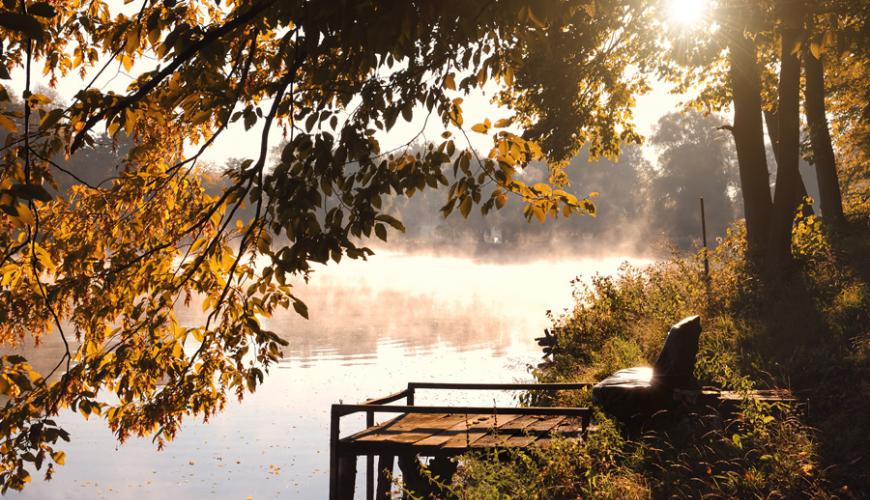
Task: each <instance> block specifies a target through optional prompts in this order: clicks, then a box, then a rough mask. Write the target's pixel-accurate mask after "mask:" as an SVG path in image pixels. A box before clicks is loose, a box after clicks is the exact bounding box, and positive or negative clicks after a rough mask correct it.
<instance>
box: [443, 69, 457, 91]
mask: <svg viewBox="0 0 870 500" xmlns="http://www.w3.org/2000/svg"><path fill="white" fill-rule="evenodd" d="M444 88H447V89H450V90H456V80H455V77H454V76H453V73H450V74H449V75H447V76H446V77H445V78H444Z"/></svg>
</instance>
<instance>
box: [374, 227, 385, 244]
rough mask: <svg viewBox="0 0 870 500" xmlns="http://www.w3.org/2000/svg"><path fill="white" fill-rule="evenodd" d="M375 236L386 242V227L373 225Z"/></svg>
mask: <svg viewBox="0 0 870 500" xmlns="http://www.w3.org/2000/svg"><path fill="white" fill-rule="evenodd" d="M375 235H376V236H377V237H378V238H380V239H381V240H383V241H387V226H385V225H383V224H375Z"/></svg>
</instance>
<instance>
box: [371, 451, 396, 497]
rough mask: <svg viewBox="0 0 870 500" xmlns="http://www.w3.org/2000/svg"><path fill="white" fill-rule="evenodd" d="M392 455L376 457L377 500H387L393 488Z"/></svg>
mask: <svg viewBox="0 0 870 500" xmlns="http://www.w3.org/2000/svg"><path fill="white" fill-rule="evenodd" d="M393 461H394V457H393V455H379V456H378V488H377V491H376V493H375V498H376V499H377V500H388V499H389V498H390V490H391V489H392V486H393Z"/></svg>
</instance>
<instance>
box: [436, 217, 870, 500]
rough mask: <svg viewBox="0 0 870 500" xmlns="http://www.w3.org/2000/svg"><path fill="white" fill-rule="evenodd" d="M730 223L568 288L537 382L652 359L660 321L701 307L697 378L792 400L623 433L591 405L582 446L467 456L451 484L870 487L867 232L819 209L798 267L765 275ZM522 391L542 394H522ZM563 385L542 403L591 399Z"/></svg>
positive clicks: (606, 492)
mask: <svg viewBox="0 0 870 500" xmlns="http://www.w3.org/2000/svg"><path fill="white" fill-rule="evenodd" d="M743 248H744V244H743V238H742V235H741V232H740V231H739V230H737V231H735V232H734V233H732V234H730V235H729V237H728V238H726V239H725V240H724V241H723V242H722V244H721V245H719V247H718V248H717V249H716V250H714V251H712V252H711V254H710V262H711V271H710V279H709V284H708V283H707V282H706V281H705V279H704V276H703V273H702V271H701V270H702V269H703V263H702V258H701V255H700V254H695V255H690V256H674V257H672V258H669V259H666V260H663V261H659V262H657V263H655V264H653V265H651V266H648V267H644V268H638V267H630V266H627V267H625V268H623V269H622V270H621V272H620V273H619V275H617V276H615V277H599V278H596V279H594V280H592V282H591V283H589V284H578V288H577V289H576V291H575V294H574V295H575V299H576V306H575V307H574V309H573V310H572V311H570V312H568V313H566V314H564V315H562V316H558V317H555V318H553V328H552V329H551V331H553V333H554V334H555V335H556V337H557V338H558V348H557V351H556V353H555V356H554V358H553V359H552V361H551V362H549V363H547V364H545V365H542V366H541V367H539V368H538V369H537V370H535V371H534V375H535V377H536V378H537V379H538V380H539V381H541V382H589V381H597V380H600V379H601V378H603V377H604V376H606V375H608V374H610V373H612V372H613V371H615V370H617V369H620V368H626V367H630V366H636V365H640V364H650V363H652V362H653V361H654V360H655V356H656V355H657V354H658V352H659V350H660V348H661V345H662V342H663V340H664V335H665V333H666V332H667V330H668V327H669V326H670V325H671V324H672V323H674V322H675V321H676V320H678V319H680V318H682V317H684V316H688V315H692V314H700V315H701V317H702V318H703V333H702V335H701V341H700V352H699V354H698V362H697V365H696V375H697V376H698V378H699V379H700V380H701V382H702V384H704V385H710V386H716V387H721V388H724V389H733V390H746V389H751V388H769V387H787V388H790V389H792V390H793V391H794V393H795V394H796V395H797V396H798V397H799V399H800V400H801V404H800V405H798V406H797V407H796V408H780V407H775V406H771V405H766V404H759V403H757V402H753V401H746V402H745V403H744V404H743V406H742V408H741V409H742V411H741V413H740V414H739V415H738V417H737V418H736V420H734V421H732V422H723V421H722V420H721V419H718V418H708V416H705V415H696V416H683V417H681V418H679V419H677V420H676V421H671V422H670V423H669V424H667V425H666V426H663V427H658V428H657V429H656V432H654V433H648V434H645V435H643V436H642V437H639V438H636V439H634V440H632V441H627V440H625V439H624V438H623V437H622V436H621V435H620V433H619V432H617V431H616V428H615V427H614V424H613V422H610V421H609V420H607V419H606V418H605V417H604V416H603V415H601V416H599V419H598V420H599V422H601V427H600V430H599V432H598V433H593V436H594V437H592V438H590V439H589V440H588V441H587V442H585V443H583V444H577V443H567V442H566V443H563V444H561V445H560V446H557V447H555V448H552V449H549V450H541V451H536V452H533V453H531V454H528V455H522V456H518V457H514V460H492V458H493V457H468V458H467V459H465V460H463V465H464V466H463V467H462V468H461V469H462V473H461V474H460V475H459V476H458V478H457V479H456V481H455V482H454V484H453V485H452V486H451V489H452V490H453V492H454V493H455V494H456V495H457V496H459V497H461V498H489V497H494V496H507V497H514V496H515V497H517V498H576V497H589V496H593V497H615V498H630V497H639V498H645V497H649V496H653V497H663V496H670V495H674V494H676V495H678V496H704V495H713V496H724V497H740V498H745V497H756V496H757V497H769V496H775V497H787V498H792V497H830V496H834V495H836V496H839V497H844V498H861V497H866V496H867V495H870V457H868V456H867V450H868V449H870V422H868V420H867V415H868V414H870V274H868V271H870V265H868V257H867V256H868V255H870V231H868V225H867V218H866V217H862V218H860V219H859V218H854V219H853V220H852V222H851V224H850V225H849V226H848V227H847V228H845V229H844V230H842V231H841V232H839V233H838V234H829V233H827V232H825V230H824V228H822V226H821V225H820V224H819V223H818V221H817V220H815V219H810V220H807V221H803V222H802V223H801V224H800V225H799V226H798V228H797V230H796V233H795V245H794V249H795V263H794V269H793V270H794V272H793V273H792V274H791V275H790V276H789V277H788V278H783V279H781V280H780V281H779V282H778V283H774V284H768V285H764V284H762V283H760V282H759V281H757V280H755V279H754V278H753V277H752V276H753V275H752V273H751V272H749V270H748V269H747V264H746V261H745V259H744V256H743ZM529 399H530V401H532V402H537V403H540V401H537V400H536V399H535V396H534V395H530V396H529ZM588 402H589V401H588V395H581V396H577V395H576V394H572V395H569V394H563V395H561V396H560V397H558V398H557V400H555V401H549V403H553V404H559V405H578V404H588Z"/></svg>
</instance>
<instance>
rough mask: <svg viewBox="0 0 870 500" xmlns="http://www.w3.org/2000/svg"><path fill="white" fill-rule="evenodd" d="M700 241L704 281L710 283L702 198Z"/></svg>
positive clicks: (705, 222) (702, 200)
mask: <svg viewBox="0 0 870 500" xmlns="http://www.w3.org/2000/svg"><path fill="white" fill-rule="evenodd" d="M701 241H702V243H703V245H704V279H705V280H706V281H707V282H708V283H709V282H710V261H709V260H708V258H707V218H706V216H705V215H704V198H703V197H701Z"/></svg>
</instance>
